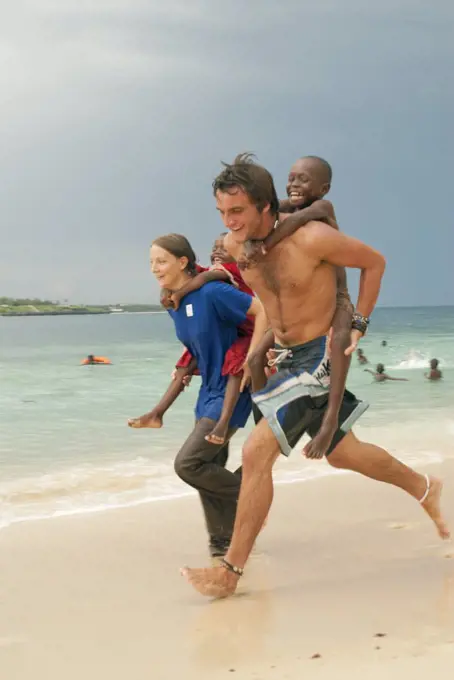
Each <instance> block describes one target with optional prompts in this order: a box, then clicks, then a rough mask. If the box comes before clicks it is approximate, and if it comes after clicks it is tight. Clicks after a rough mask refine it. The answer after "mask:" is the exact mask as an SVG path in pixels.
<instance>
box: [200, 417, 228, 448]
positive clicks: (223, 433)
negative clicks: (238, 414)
mask: <svg viewBox="0 0 454 680" xmlns="http://www.w3.org/2000/svg"><path fill="white" fill-rule="evenodd" d="M228 429H229V426H228V424H227V425H224V424H222V423H221V422H219V423H217V425H216V426H215V428H214V429H213V430H212V431H211V432H210V434H207V435H206V437H205V439H206V440H207V442H210V444H218V445H220V444H224V442H225V440H226V437H227V430H228Z"/></svg>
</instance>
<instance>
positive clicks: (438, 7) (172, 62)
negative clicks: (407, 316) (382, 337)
mask: <svg viewBox="0 0 454 680" xmlns="http://www.w3.org/2000/svg"><path fill="white" fill-rule="evenodd" d="M453 34H454V6H453V4H452V0H434V1H433V2H431V3H428V2H427V0H424V1H423V0H381V1H380V3H369V2H366V1H365V0H342V1H341V2H340V1H339V0H317V1H316V2H314V1H312V2H309V1H308V0H280V1H279V2H273V1H272V0H247V1H246V0H229V2H226V1H225V0H224V1H223V2H221V1H220V0H165V1H164V0H161V2H156V1H155V0H90V1H88V0H77V2H76V0H71V1H69V0H28V1H27V0H22V1H21V0H16V1H15V2H14V3H9V4H8V6H5V8H3V9H2V18H1V22H0V110H1V114H0V115H1V124H0V178H1V181H0V206H1V208H0V209H1V219H0V296H2V295H5V296H12V297H21V296H22V297H31V296H33V297H41V298H50V299H55V300H57V299H58V300H64V299H67V300H69V301H70V302H74V303H78V302H87V303H90V302H91V303H95V302H99V303H109V302H110V303H121V302H152V303H154V302H156V301H157V300H158V295H159V294H158V287H157V284H156V283H155V281H154V280H153V277H152V276H151V274H150V271H149V244H150V243H151V241H152V240H153V239H154V238H156V237H157V236H160V235H162V234H165V233H168V232H178V233H183V234H185V235H186V236H187V237H188V238H189V240H190V241H191V243H192V245H193V247H194V249H195V251H196V252H197V254H198V256H199V260H200V261H201V263H206V262H207V258H208V253H209V251H210V249H211V243H212V241H213V240H214V239H215V237H216V236H217V235H218V233H219V232H220V231H222V230H223V229H222V226H223V225H222V223H221V221H220V218H219V216H218V215H217V213H216V210H215V204H214V199H213V196H212V189H211V183H212V180H213V178H214V176H215V175H216V174H217V172H218V171H219V169H220V166H221V161H222V160H226V161H230V160H232V159H233V158H234V156H235V155H236V154H237V153H239V152H241V151H251V152H254V153H255V154H256V155H257V158H258V160H259V161H260V162H261V163H262V164H263V165H265V167H267V168H268V169H269V170H270V171H271V172H272V173H273V176H274V178H275V183H276V186H277V188H278V193H279V195H281V196H283V195H284V190H285V180H286V177H287V173H288V170H289V168H290V166H291V165H292V163H293V162H294V161H295V160H296V159H297V158H298V157H300V156H302V155H306V154H315V155H319V156H323V157H325V158H326V159H327V160H328V161H329V162H330V163H331V165H332V166H333V170H334V176H333V184H332V190H331V192H330V194H329V197H330V198H331V200H332V201H333V203H334V206H335V209H336V213H337V216H338V220H339V224H340V228H341V229H342V230H343V231H345V232H346V233H347V234H350V235H352V236H355V237H357V238H360V239H361V240H363V241H365V242H366V243H368V244H370V245H372V246H374V247H375V248H377V249H379V250H380V251H382V252H383V253H384V255H385V256H386V258H387V263H388V264H387V270H386V273H385V277H384V281H383V286H382V292H381V295H380V299H379V304H380V305H386V306H404V305H437V304H454V274H453V272H454V265H453V258H454V229H453V222H454V215H453V210H452V207H451V192H452V186H451V185H452V181H453V172H452V170H453V155H454V134H453V121H454V84H453V83H454V80H453V76H452V74H453V72H454V41H453V39H452V36H453ZM349 281H350V282H351V290H352V293H353V294H355V292H356V290H357V281H358V275H357V273H356V272H355V273H353V274H352V275H349Z"/></svg>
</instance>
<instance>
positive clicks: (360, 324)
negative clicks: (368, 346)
mask: <svg viewBox="0 0 454 680" xmlns="http://www.w3.org/2000/svg"><path fill="white" fill-rule="evenodd" d="M369 323H370V319H369V317H368V316H363V315H362V314H358V312H355V313H354V314H353V316H352V329H353V330H355V331H359V332H360V333H362V334H363V335H364V334H365V333H366V331H367V328H368V326H369Z"/></svg>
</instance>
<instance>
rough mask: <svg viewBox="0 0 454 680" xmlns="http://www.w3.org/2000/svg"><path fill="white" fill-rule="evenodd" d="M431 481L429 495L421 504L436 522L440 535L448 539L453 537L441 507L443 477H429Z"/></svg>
mask: <svg viewBox="0 0 454 680" xmlns="http://www.w3.org/2000/svg"><path fill="white" fill-rule="evenodd" d="M429 481H430V486H429V493H428V495H427V498H426V500H425V501H424V502H423V503H421V505H422V507H423V508H424V510H425V511H426V512H427V514H428V515H429V517H430V519H431V520H432V521H433V522H434V524H435V526H436V527H437V531H438V533H439V534H440V537H441V538H443V539H445V540H446V539H448V538H450V537H451V532H450V531H449V527H448V525H447V524H446V522H445V520H444V519H443V516H442V514H441V508H440V498H441V492H442V491H443V482H442V481H441V479H437V477H429Z"/></svg>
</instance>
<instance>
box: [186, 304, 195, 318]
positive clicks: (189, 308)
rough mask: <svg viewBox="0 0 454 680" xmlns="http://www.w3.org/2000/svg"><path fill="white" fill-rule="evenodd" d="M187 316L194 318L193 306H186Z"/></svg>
mask: <svg viewBox="0 0 454 680" xmlns="http://www.w3.org/2000/svg"><path fill="white" fill-rule="evenodd" d="M186 316H194V310H193V309H192V305H186Z"/></svg>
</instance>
